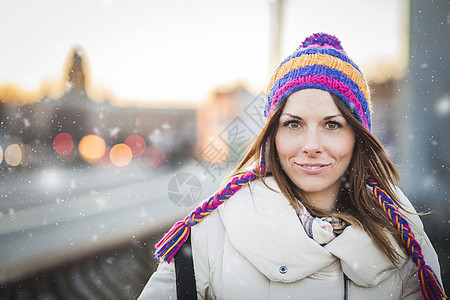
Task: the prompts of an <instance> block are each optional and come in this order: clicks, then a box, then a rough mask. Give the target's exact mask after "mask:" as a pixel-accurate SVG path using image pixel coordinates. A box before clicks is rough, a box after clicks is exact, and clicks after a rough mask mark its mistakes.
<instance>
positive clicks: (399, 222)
mask: <svg viewBox="0 0 450 300" xmlns="http://www.w3.org/2000/svg"><path fill="white" fill-rule="evenodd" d="M367 183H368V184H369V185H370V186H371V187H372V188H373V194H374V196H375V198H376V199H377V200H378V203H379V204H380V205H381V207H382V208H383V210H384V211H385V212H386V213H387V215H388V217H389V219H390V220H391V222H392V223H393V224H394V226H395V227H396V228H397V229H398V231H399V232H400V233H401V235H402V239H403V241H404V242H405V244H406V247H407V248H408V252H409V254H410V256H411V258H412V260H413V262H414V263H415V264H416V265H417V266H418V267H419V274H418V275H419V282H420V290H421V291H422V295H423V297H424V299H427V300H437V299H443V298H447V295H445V292H444V289H443V288H442V285H441V284H440V282H439V280H438V279H437V277H436V274H435V273H434V272H433V270H432V269H431V268H430V266H428V265H427V264H426V263H425V259H424V257H423V255H422V249H421V247H420V245H419V243H418V242H417V240H416V239H415V236H414V233H412V231H411V228H410V227H409V224H408V222H407V221H406V219H405V218H404V217H403V216H402V214H401V212H400V211H399V210H398V208H397V206H396V205H395V204H394V202H393V201H392V199H391V198H390V197H389V196H388V195H387V193H386V192H385V191H384V190H383V189H382V188H381V187H380V186H379V184H378V183H377V182H376V181H375V180H373V179H370V178H369V179H368V182H367Z"/></svg>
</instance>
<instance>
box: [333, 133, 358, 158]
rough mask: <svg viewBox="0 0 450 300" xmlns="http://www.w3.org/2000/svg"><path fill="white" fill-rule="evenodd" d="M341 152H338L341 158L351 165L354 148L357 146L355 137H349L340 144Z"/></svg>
mask: <svg viewBox="0 0 450 300" xmlns="http://www.w3.org/2000/svg"><path fill="white" fill-rule="evenodd" d="M339 145H340V147H339V151H338V152H337V153H338V155H339V157H340V158H341V159H343V160H345V162H346V163H350V160H351V158H352V155H353V148H354V146H355V139H354V137H353V136H348V137H347V138H345V139H343V140H342V141H341V143H339Z"/></svg>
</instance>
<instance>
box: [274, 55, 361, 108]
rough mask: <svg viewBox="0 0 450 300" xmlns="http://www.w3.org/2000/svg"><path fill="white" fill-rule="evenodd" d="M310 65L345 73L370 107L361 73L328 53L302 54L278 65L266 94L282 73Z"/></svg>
mask: <svg viewBox="0 0 450 300" xmlns="http://www.w3.org/2000/svg"><path fill="white" fill-rule="evenodd" d="M311 65H320V66H326V67H330V68H333V69H336V70H339V71H341V72H342V73H344V74H345V75H347V77H349V78H350V79H351V80H352V81H353V82H355V83H356V84H357V85H358V87H359V89H360V90H361V91H362V92H363V94H364V96H365V97H366V99H367V102H368V104H369V107H370V93H369V86H368V85H367V82H366V81H365V79H364V77H363V76H362V74H361V73H360V72H359V71H358V70H357V69H356V68H355V67H353V66H352V65H351V64H350V63H348V62H345V61H343V60H341V59H339V58H337V57H334V56H331V55H328V54H304V55H300V56H299V57H296V58H293V59H291V60H289V61H287V62H285V63H284V64H283V65H282V66H280V67H279V68H278V69H277V71H276V72H275V75H274V76H273V77H272V79H271V80H270V83H269V86H268V88H267V95H268V94H269V93H270V90H271V89H272V87H273V85H274V84H275V82H277V81H278V80H279V79H281V78H282V77H283V76H284V75H286V74H287V73H289V72H290V71H292V70H295V69H299V68H303V67H306V66H311Z"/></svg>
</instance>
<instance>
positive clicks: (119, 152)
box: [109, 144, 133, 167]
mask: <svg viewBox="0 0 450 300" xmlns="http://www.w3.org/2000/svg"><path fill="white" fill-rule="evenodd" d="M109 158H110V159H111V162H112V163H113V164H115V165H116V166H118V167H124V166H126V165H128V164H129V163H130V162H131V159H132V158H133V153H132V151H131V148H130V147H129V146H128V145H125V144H117V145H115V146H114V147H112V148H111V151H110V152H109Z"/></svg>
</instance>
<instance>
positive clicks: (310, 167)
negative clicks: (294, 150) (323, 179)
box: [295, 163, 330, 175]
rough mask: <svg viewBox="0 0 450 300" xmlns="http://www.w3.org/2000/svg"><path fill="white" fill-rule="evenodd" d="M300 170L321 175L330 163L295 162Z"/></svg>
mask: <svg viewBox="0 0 450 300" xmlns="http://www.w3.org/2000/svg"><path fill="white" fill-rule="evenodd" d="M295 165H296V166H297V167H298V168H299V169H300V171H302V172H303V173H305V174H308V175H320V174H322V173H323V172H325V171H326V170H328V168H329V167H330V164H297V163H296V164H295Z"/></svg>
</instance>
